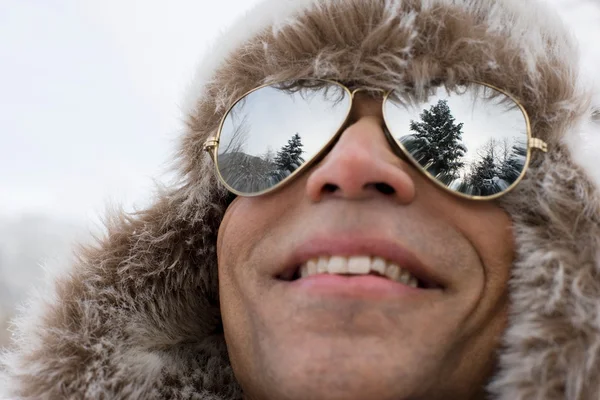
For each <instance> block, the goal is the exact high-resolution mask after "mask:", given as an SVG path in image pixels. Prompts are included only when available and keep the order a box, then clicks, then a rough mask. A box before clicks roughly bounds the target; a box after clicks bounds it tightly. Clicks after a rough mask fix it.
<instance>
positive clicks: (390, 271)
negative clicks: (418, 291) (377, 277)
mask: <svg viewBox="0 0 600 400" xmlns="http://www.w3.org/2000/svg"><path fill="white" fill-rule="evenodd" d="M400 272H401V271H400V267H399V266H397V265H394V264H388V266H387V267H386V268H385V276H387V277H388V278H390V279H391V280H393V281H399V280H398V277H399V276H400ZM399 282H400V281H399ZM402 283H404V282H402Z"/></svg>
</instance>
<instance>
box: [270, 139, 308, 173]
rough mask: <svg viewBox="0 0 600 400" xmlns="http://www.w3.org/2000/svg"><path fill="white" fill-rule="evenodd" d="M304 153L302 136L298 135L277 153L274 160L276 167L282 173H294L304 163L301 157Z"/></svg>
mask: <svg viewBox="0 0 600 400" xmlns="http://www.w3.org/2000/svg"><path fill="white" fill-rule="evenodd" d="M302 153H304V151H303V150H302V141H301V139H300V135H299V134H297V133H296V134H295V135H294V136H292V138H291V139H290V140H288V142H287V144H286V145H284V146H283V147H282V148H281V150H279V151H278V152H277V155H276V156H275V160H274V162H275V165H277V168H278V169H279V170H281V171H288V172H293V171H295V170H296V169H297V168H298V167H299V166H300V165H301V164H302V163H303V162H304V159H303V158H302V157H301V156H302Z"/></svg>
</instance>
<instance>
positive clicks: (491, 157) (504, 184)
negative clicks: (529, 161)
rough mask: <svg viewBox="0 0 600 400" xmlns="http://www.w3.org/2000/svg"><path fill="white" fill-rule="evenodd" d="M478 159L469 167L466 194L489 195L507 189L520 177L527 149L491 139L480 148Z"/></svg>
mask: <svg viewBox="0 0 600 400" xmlns="http://www.w3.org/2000/svg"><path fill="white" fill-rule="evenodd" d="M477 154H478V155H479V159H478V160H477V161H476V162H475V163H473V164H472V165H471V171H470V172H469V174H468V176H467V178H466V182H467V184H468V186H469V191H468V193H471V194H474V195H490V194H495V193H499V192H501V191H502V190H504V189H506V188H508V187H509V186H510V185H512V183H513V182H514V181H515V180H517V178H518V177H519V176H520V175H521V172H522V171H523V168H524V166H525V160H526V157H527V147H526V146H523V145H521V144H518V143H517V144H514V145H513V146H512V148H511V146H510V144H509V141H508V140H507V139H504V141H502V142H500V141H498V140H496V139H494V138H491V139H490V140H488V142H486V144H485V145H484V146H483V147H481V148H480V149H479V150H478V152H477Z"/></svg>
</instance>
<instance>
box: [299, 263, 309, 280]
mask: <svg viewBox="0 0 600 400" xmlns="http://www.w3.org/2000/svg"><path fill="white" fill-rule="evenodd" d="M307 276H309V272H308V265H306V264H304V265H303V266H301V267H300V278H306V277H307Z"/></svg>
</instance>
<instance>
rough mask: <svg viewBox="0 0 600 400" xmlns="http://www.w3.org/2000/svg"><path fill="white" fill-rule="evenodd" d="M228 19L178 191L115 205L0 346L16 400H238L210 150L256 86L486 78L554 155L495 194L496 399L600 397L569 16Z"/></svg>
mask: <svg viewBox="0 0 600 400" xmlns="http://www.w3.org/2000/svg"><path fill="white" fill-rule="evenodd" d="M234 26H235V28H233V29H232V30H231V31H229V32H227V33H225V34H224V35H223V37H221V39H220V40H219V41H218V45H217V46H216V47H215V48H214V49H213V51H212V52H210V53H209V55H208V56H207V58H206V59H205V60H204V62H203V64H202V65H201V66H200V68H199V72H198V75H197V79H196V83H195V85H193V86H192V88H191V90H190V92H189V96H188V105H187V114H188V129H187V132H186V133H185V134H184V135H183V137H182V139H181V147H180V151H179V154H178V160H179V164H178V171H179V177H180V181H179V184H177V185H175V186H173V187H170V188H166V189H163V190H161V191H160V192H159V193H157V196H156V199H155V201H154V203H153V205H152V206H150V207H149V208H148V209H146V210H144V211H141V212H138V213H136V214H134V215H126V214H124V213H117V214H116V215H112V216H111V217H110V219H109V222H108V224H107V232H106V235H105V236H104V237H103V238H100V239H99V240H98V243H97V244H96V245H95V246H93V247H90V248H86V249H83V250H81V251H80V252H79V258H78V261H77V263H75V265H74V266H73V267H72V268H71V269H70V270H69V272H68V273H67V274H65V275H63V276H60V277H57V278H55V280H54V283H53V285H54V286H53V292H52V293H51V294H47V295H45V296H40V298H38V299H35V300H32V302H31V306H30V308H29V309H28V310H26V311H25V312H24V313H23V315H22V317H21V318H20V319H19V320H18V321H17V322H16V330H15V341H14V345H13V347H12V348H11V349H10V350H9V351H8V352H6V353H5V354H4V355H3V357H2V364H3V374H4V382H3V385H2V386H1V387H2V388H4V390H6V391H7V396H8V398H11V399H13V398H19V399H59V398H60V399H62V398H70V399H78V398H94V399H96V398H97V399H103V398H104V399H125V398H144V399H155V398H170V399H215V400H234V399H241V398H242V392H241V389H240V388H239V386H238V384H237V383H236V380H235V377H234V376H233V373H232V370H231V367H230V364H229V360H228V357H227V351H226V347H225V343H224V339H223V330H222V326H221V323H220V313H219V301H218V282H217V262H216V249H215V244H216V237H217V230H218V227H219V224H220V221H221V218H222V216H223V213H224V211H225V208H226V206H227V204H228V201H229V200H230V196H229V195H228V193H227V192H226V190H225V189H224V188H223V187H222V186H221V185H220V184H219V182H218V180H217V179H216V177H215V174H214V166H213V164H212V162H211V160H210V157H209V156H208V154H206V153H205V152H204V151H203V144H204V141H205V139H206V138H207V137H208V136H210V135H211V134H213V133H214V132H215V130H216V128H217V126H218V123H219V120H220V118H221V117H222V116H223V113H224V112H225V111H226V109H227V108H228V106H229V105H231V103H232V102H233V100H234V99H236V98H237V97H238V96H240V95H241V94H243V93H244V92H246V91H248V90H249V89H252V88H254V87H257V86H259V85H261V84H264V83H268V82H273V81H279V80H283V79H290V78H297V77H319V78H330V79H336V80H341V81H348V80H351V81H353V82H357V83H359V84H360V85H361V86H365V87H371V88H388V89H390V88H392V87H394V85H395V84H397V82H400V81H403V82H406V81H410V82H412V83H413V84H414V85H424V84H425V83H427V82H429V81H431V80H432V79H441V80H444V81H446V82H448V83H453V82H458V81H462V80H476V81H484V82H487V83H490V84H492V85H494V86H497V87H501V88H503V89H505V90H506V91H508V92H510V93H511V94H512V95H513V96H515V97H516V98H518V99H519V101H520V102H521V103H522V104H523V105H524V107H525V109H526V110H527V112H528V114H529V116H530V119H531V124H532V130H533V132H534V134H535V136H536V137H540V138H542V139H543V140H545V141H546V142H547V143H548V145H549V152H548V153H546V154H541V153H540V154H537V153H534V156H533V160H532V164H531V166H530V169H529V170H528V172H527V175H526V177H525V179H524V180H523V182H522V183H521V184H520V185H519V186H518V187H517V188H516V189H515V190H514V191H512V192H511V193H509V194H508V195H506V196H504V197H503V198H502V202H501V205H502V206H503V207H504V208H505V209H506V210H507V211H508V212H509V213H510V215H511V217H512V219H513V221H514V232H515V240H516V245H517V258H516V261H515V263H514V266H513V269H512V277H511V281H510V296H511V311H510V321H509V327H508V329H507V330H506V333H505V337H504V342H503V346H502V348H501V349H500V357H499V360H500V361H499V367H498V370H497V373H496V374H495V375H494V376H493V377H492V378H491V381H490V384H489V387H488V389H489V393H490V398H492V399H501V400H519V399H522V400H525V399H527V400H531V399H538V400H542V399H543V400H559V399H572V400H575V399H598V398H599V397H600V379H598V376H599V375H600V201H599V200H600V198H599V195H598V194H599V191H598V188H599V187H600V172H599V171H600V168H595V160H596V158H597V157H598V156H599V155H600V145H596V146H595V147H594V146H593V143H596V144H598V143H600V139H599V138H598V136H599V135H600V127H599V126H598V116H599V112H598V110H597V109H596V108H594V103H593V101H592V100H593V98H594V97H593V95H594V94H593V93H592V92H591V89H590V86H589V84H590V82H588V81H586V80H585V79H584V77H583V76H581V75H580V72H579V71H580V68H579V66H578V61H577V60H578V54H577V52H576V50H575V48H576V47H575V46H574V44H573V42H572V41H571V38H570V37H569V35H568V34H567V33H566V32H565V29H564V28H563V26H562V25H561V22H560V21H559V20H558V17H557V16H556V15H554V14H552V13H551V12H549V11H548V10H546V9H544V8H543V7H542V5H541V4H539V3H538V2H536V1H533V0H529V1H522V0H266V1H264V2H263V3H261V4H260V5H259V6H258V7H256V8H255V9H254V10H253V11H252V12H250V13H249V14H248V15H247V16H246V17H245V18H244V19H242V20H240V21H238V23H237V24H235V25H234ZM0 390H2V389H0ZM1 397H2V396H1V395H0V398H1Z"/></svg>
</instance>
